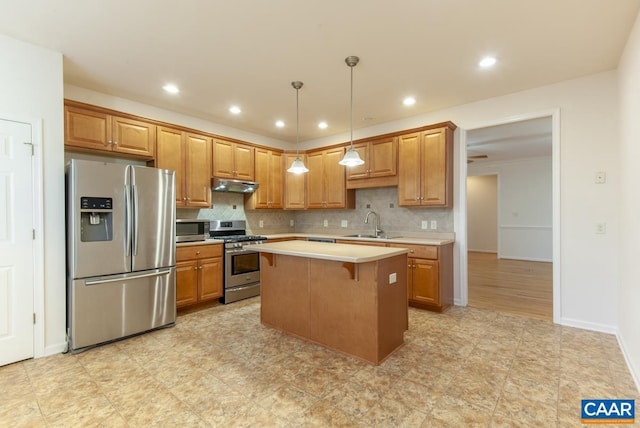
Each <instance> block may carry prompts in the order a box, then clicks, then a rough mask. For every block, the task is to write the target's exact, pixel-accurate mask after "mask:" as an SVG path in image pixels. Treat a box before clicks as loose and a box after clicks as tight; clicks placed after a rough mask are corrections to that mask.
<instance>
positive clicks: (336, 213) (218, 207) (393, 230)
mask: <svg viewBox="0 0 640 428" xmlns="http://www.w3.org/2000/svg"><path fill="white" fill-rule="evenodd" d="M368 211H375V212H376V213H378V216H379V217H380V228H381V229H383V230H384V231H385V232H387V233H388V234H394V235H398V234H400V233H402V234H405V235H407V234H409V235H412V236H425V237H427V236H430V235H434V236H438V235H441V234H446V235H447V236H449V235H450V236H451V237H453V210H452V209H451V208H403V207H398V191H397V188H396V187H381V188H376V189H358V190H356V208H355V209H353V210H307V211H285V210H246V211H245V209H244V195H242V194H239V193H224V192H213V207H212V208H211V209H201V210H199V211H198V210H187V209H178V210H177V215H178V218H190V217H191V218H194V217H197V218H203V219H209V220H246V221H247V228H248V230H249V232H250V233H254V234H274V233H287V232H301V233H329V234H338V235H346V234H352V233H353V234H355V233H369V232H371V231H372V229H373V224H372V222H371V221H370V222H369V224H365V223H364V219H365V216H366V214H367V212H368ZM292 220H293V223H294V226H293V227H292V226H290V224H291V221H292ZM325 220H326V221H327V226H326V227H325V226H324V221H325ZM261 221H262V227H260V222H261ZM343 221H346V224H347V227H342V222H343ZM423 221H426V222H427V225H428V229H423V228H422V222H423ZM434 222H435V224H432V223H434ZM431 226H435V228H433V229H432V228H431Z"/></svg>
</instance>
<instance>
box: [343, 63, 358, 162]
mask: <svg viewBox="0 0 640 428" xmlns="http://www.w3.org/2000/svg"><path fill="white" fill-rule="evenodd" d="M344 62H346V63H347V65H348V66H349V68H350V69H351V97H350V104H349V105H350V115H349V116H350V119H349V120H350V130H351V133H350V137H349V141H351V146H350V147H349V150H347V152H346V153H345V154H344V157H343V158H342V160H341V161H340V162H338V163H339V164H340V165H344V166H357V165H362V164H364V161H363V160H362V159H361V158H360V155H359V154H358V151H357V150H356V149H354V148H353V67H355V66H356V65H357V64H358V62H360V58H358V57H357V56H348V57H346V58H345V59H344Z"/></svg>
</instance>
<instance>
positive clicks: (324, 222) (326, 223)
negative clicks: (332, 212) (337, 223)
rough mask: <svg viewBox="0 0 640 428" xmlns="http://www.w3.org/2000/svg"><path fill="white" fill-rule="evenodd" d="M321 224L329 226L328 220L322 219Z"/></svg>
mask: <svg viewBox="0 0 640 428" xmlns="http://www.w3.org/2000/svg"><path fill="white" fill-rule="evenodd" d="M322 225H323V226H324V227H329V220H327V219H324V221H323V222H322Z"/></svg>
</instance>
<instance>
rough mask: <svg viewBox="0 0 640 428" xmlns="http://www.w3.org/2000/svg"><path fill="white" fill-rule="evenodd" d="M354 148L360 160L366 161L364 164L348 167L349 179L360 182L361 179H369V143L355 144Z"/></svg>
mask: <svg viewBox="0 0 640 428" xmlns="http://www.w3.org/2000/svg"><path fill="white" fill-rule="evenodd" d="M353 148H354V149H355V151H357V152H358V154H359V155H360V159H362V160H363V161H364V164H362V165H357V166H350V167H347V168H346V170H347V179H348V180H358V179H361V178H369V169H370V168H371V159H370V156H369V143H360V144H354V145H353Z"/></svg>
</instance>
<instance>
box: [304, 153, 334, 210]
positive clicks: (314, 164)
mask: <svg viewBox="0 0 640 428" xmlns="http://www.w3.org/2000/svg"><path fill="white" fill-rule="evenodd" d="M323 159H324V155H323V153H322V152H314V153H308V154H307V168H309V172H308V173H307V174H306V175H307V208H324V207H325V199H324V167H323V165H324V162H323ZM341 167H342V166H341Z"/></svg>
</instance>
